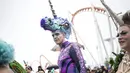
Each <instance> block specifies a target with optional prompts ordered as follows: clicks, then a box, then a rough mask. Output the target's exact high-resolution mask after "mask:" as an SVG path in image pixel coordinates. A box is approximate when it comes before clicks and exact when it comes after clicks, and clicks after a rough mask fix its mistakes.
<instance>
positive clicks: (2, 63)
mask: <svg viewBox="0 0 130 73" xmlns="http://www.w3.org/2000/svg"><path fill="white" fill-rule="evenodd" d="M13 60H14V48H13V47H12V46H11V45H10V44H8V43H6V42H5V41H3V40H0V73H14V72H13V71H12V70H11V69H10V67H9V63H11V62H12V61H13Z"/></svg>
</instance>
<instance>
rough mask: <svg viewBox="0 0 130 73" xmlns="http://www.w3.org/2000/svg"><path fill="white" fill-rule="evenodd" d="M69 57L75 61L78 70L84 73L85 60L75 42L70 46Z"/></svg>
mask: <svg viewBox="0 0 130 73" xmlns="http://www.w3.org/2000/svg"><path fill="white" fill-rule="evenodd" d="M70 57H71V58H72V59H73V60H74V62H75V63H76V66H77V68H78V70H79V71H80V73H86V68H85V61H84V58H83V56H82V52H81V49H80V48H79V46H78V45H77V44H75V43H73V44H72V46H71V48H70Z"/></svg>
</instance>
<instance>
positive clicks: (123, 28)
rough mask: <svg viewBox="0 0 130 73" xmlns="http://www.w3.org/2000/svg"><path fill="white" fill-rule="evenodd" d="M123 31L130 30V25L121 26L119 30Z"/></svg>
mask: <svg viewBox="0 0 130 73" xmlns="http://www.w3.org/2000/svg"><path fill="white" fill-rule="evenodd" d="M122 31H130V27H129V26H121V27H120V28H119V30H118V32H122Z"/></svg>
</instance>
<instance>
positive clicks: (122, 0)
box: [0, 0, 130, 65]
mask: <svg viewBox="0 0 130 73" xmlns="http://www.w3.org/2000/svg"><path fill="white" fill-rule="evenodd" d="M51 1H52V4H53V5H54V9H55V10H56V14H57V15H58V16H61V17H64V18H68V19H69V20H71V15H70V13H72V14H73V13H74V12H75V11H77V10H78V9H81V8H84V7H88V6H90V3H92V4H93V5H94V6H98V7H99V6H100V7H103V6H102V5H101V3H100V1H99V0H51ZM105 1H106V3H107V4H108V5H109V6H110V7H111V8H112V10H114V11H115V12H116V13H119V12H123V13H124V12H126V11H127V10H129V8H128V7H130V4H129V3H130V2H129V0H105ZM45 16H49V17H52V13H51V11H50V7H49V3H48V0H0V17H1V18H0V38H1V39H3V40H5V41H7V42H9V43H10V44H12V45H13V46H14V48H15V52H16V54H15V56H16V60H17V61H19V62H20V63H21V64H22V65H23V60H25V61H28V62H29V63H30V64H31V63H32V62H33V61H34V60H39V56H40V55H41V54H42V55H45V56H46V57H47V58H48V59H49V60H50V61H51V62H52V63H54V64H56V63H57V57H58V54H59V52H52V51H50V49H51V48H52V47H53V46H54V45H55V43H54V42H53V39H52V36H51V33H50V32H49V31H44V30H43V29H42V28H41V27H40V20H41V18H42V17H45ZM96 17H97V19H98V22H99V26H100V28H101V31H102V35H103V38H104V39H106V38H109V34H110V33H109V28H108V21H107V17H106V16H105V15H102V14H98V13H96ZM74 23H75V29H76V31H77V32H78V33H79V35H80V38H82V40H83V41H84V43H85V45H86V46H87V48H88V49H89V51H90V52H91V53H92V55H93V56H94V58H95V59H96V61H97V62H98V63H100V62H101V61H102V59H101V58H100V57H99V56H100V55H101V54H100V55H99V54H98V53H97V52H98V51H97V50H96V47H97V46H99V42H98V39H97V34H96V33H97V32H96V31H97V30H96V29H95V28H96V26H95V24H94V20H93V16H92V12H82V13H80V14H78V15H77V16H76V17H75V20H74ZM112 31H113V37H114V36H115V35H116V31H115V27H114V25H112ZM71 38H72V37H71ZM106 45H107V49H108V51H109V48H110V43H108V42H106ZM108 45H109V46H108ZM116 48H117V46H116ZM115 51H116V50H115ZM102 52H104V50H103V49H102ZM84 53H87V54H86V56H87V57H86V56H85V58H86V59H87V63H88V64H92V61H91V60H92V58H91V56H90V55H89V54H88V52H84ZM98 57H99V59H98ZM42 61H43V65H44V64H45V62H46V61H45V60H44V59H42ZM35 64H36V63H35ZM37 64H38V63H37Z"/></svg>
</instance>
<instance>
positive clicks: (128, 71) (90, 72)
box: [0, 0, 130, 73]
mask: <svg viewBox="0 0 130 73" xmlns="http://www.w3.org/2000/svg"><path fill="white" fill-rule="evenodd" d="M49 3H50V6H51V10H52V14H53V16H54V18H49V17H45V18H43V19H41V22H40V24H41V27H42V28H43V29H44V30H49V31H50V32H52V37H53V40H54V42H55V43H56V44H57V45H59V47H60V49H59V51H60V55H59V57H58V64H57V66H52V67H50V70H49V71H48V73H56V72H55V69H56V68H58V69H59V72H58V73H130V49H129V48H130V11H127V12H126V13H125V14H124V15H123V17H122V19H119V17H118V16H117V15H115V14H114V12H113V11H112V10H111V9H110V8H109V6H108V5H107V4H106V3H105V2H104V0H101V3H102V4H103V5H104V7H105V8H106V9H107V10H108V12H109V14H110V15H111V16H112V17H113V18H114V19H115V21H117V23H118V24H119V29H118V30H119V32H118V35H117V37H118V41H119V43H120V46H121V48H122V49H124V50H125V51H126V52H125V54H124V56H123V57H122V59H121V60H120V62H119V65H117V70H116V71H114V70H113V68H112V67H106V66H101V67H94V68H93V69H91V68H90V67H86V66H85V64H86V63H85V60H84V58H83V55H82V52H81V49H80V48H81V46H79V43H77V42H76V43H75V42H71V41H68V39H69V36H70V35H71V31H72V30H71V28H72V26H71V23H70V22H69V21H68V20H67V19H64V18H62V17H58V16H57V15H56V14H55V11H54V9H53V6H52V4H51V2H50V0H49ZM14 51H15V50H14V48H13V46H12V45H10V44H8V43H7V42H5V41H3V40H0V73H33V69H32V67H31V66H26V68H23V67H22V66H21V65H20V64H19V63H18V62H16V61H15V58H14ZM36 73H45V71H44V69H43V68H42V67H41V66H38V71H37V72H36Z"/></svg>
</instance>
